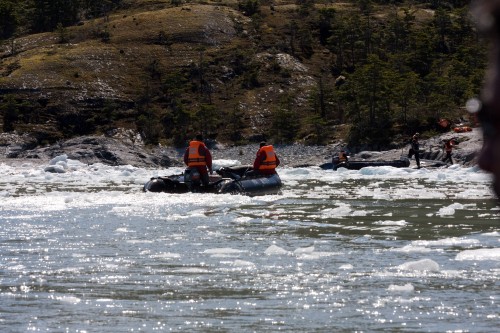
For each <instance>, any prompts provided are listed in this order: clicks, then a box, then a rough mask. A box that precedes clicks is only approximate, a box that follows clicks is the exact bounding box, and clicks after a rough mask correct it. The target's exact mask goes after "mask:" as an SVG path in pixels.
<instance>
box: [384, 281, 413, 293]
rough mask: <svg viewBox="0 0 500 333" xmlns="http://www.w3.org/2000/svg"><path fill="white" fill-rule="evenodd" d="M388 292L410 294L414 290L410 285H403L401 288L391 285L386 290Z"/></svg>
mask: <svg viewBox="0 0 500 333" xmlns="http://www.w3.org/2000/svg"><path fill="white" fill-rule="evenodd" d="M387 290H388V291H403V292H412V291H413V290H415V288H414V287H413V285H412V284H411V283H407V284H405V285H402V286H398V285H395V284H391V285H390V286H389V287H388V288H387Z"/></svg>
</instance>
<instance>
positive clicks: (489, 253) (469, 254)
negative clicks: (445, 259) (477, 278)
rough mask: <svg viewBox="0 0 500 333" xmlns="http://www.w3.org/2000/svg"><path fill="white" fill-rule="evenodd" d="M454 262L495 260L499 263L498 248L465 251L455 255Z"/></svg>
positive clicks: (499, 253) (499, 251) (499, 249)
mask: <svg viewBox="0 0 500 333" xmlns="http://www.w3.org/2000/svg"><path fill="white" fill-rule="evenodd" d="M455 259H456V260H478V261H480V260H495V261H500V248H494V249H476V250H465V251H462V252H460V253H459V254H457V256H456V258H455Z"/></svg>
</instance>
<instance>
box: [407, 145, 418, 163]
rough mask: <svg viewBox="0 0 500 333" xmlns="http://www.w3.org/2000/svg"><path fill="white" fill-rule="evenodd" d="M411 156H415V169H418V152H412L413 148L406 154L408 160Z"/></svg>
mask: <svg viewBox="0 0 500 333" xmlns="http://www.w3.org/2000/svg"><path fill="white" fill-rule="evenodd" d="M413 155H415V162H417V168H420V153H419V152H418V151H415V150H413V148H410V151H409V152H408V158H412V157H413Z"/></svg>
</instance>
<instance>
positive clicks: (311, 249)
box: [293, 246, 314, 254]
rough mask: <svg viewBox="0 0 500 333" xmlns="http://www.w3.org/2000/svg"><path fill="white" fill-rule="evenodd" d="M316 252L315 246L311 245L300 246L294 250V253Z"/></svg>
mask: <svg viewBox="0 0 500 333" xmlns="http://www.w3.org/2000/svg"><path fill="white" fill-rule="evenodd" d="M313 252H314V246H309V247H299V248H298V249H296V250H295V251H293V253H294V254H305V253H309V254H310V253H313Z"/></svg>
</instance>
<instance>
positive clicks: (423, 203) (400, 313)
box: [0, 156, 500, 332]
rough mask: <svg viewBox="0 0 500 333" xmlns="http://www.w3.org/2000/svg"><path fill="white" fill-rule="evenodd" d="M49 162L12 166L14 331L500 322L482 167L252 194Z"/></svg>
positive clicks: (7, 321) (301, 173)
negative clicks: (206, 190)
mask: <svg viewBox="0 0 500 333" xmlns="http://www.w3.org/2000/svg"><path fill="white" fill-rule="evenodd" d="M216 162H217V163H219V164H220V165H224V164H225V165H228V164H232V163H233V162H232V161H216ZM217 163H216V164H217ZM51 164H52V166H53V168H52V169H51V171H52V172H47V171H45V170H46V169H47V166H46V165H45V166H44V165H34V164H30V163H26V164H24V165H20V166H17V167H11V166H8V165H5V164H0V174H1V175H2V177H1V179H0V200H1V202H0V226H1V228H0V331H1V332H138V331H140V332H157V331H170V332H181V331H189V332H216V331H217V332H275V331H285V332H355V331H356V332H380V331H391V332H493V331H498V328H499V327H500V306H499V305H500V303H499V301H500V300H499V297H500V283H499V277H500V274H499V273H500V233H499V231H500V225H499V218H500V210H499V209H498V206H497V205H496V203H495V201H494V199H493V198H494V197H493V193H492V191H491V189H490V186H489V184H490V181H491V179H490V177H489V176H488V175H487V174H484V173H482V172H481V171H480V170H478V169H477V168H462V167H460V166H452V167H450V168H448V169H420V170H417V169H411V168H404V169H395V168H390V167H379V168H365V169H362V170H360V171H348V170H345V169H341V170H338V171H324V170H321V169H319V168H289V169H287V168H282V169H280V170H279V172H280V176H281V178H282V180H283V182H284V184H285V186H284V188H283V193H282V194H280V195H275V196H262V197H247V196H242V195H216V194H209V195H200V194H181V195H170V194H163V193H143V192H142V185H143V184H144V182H145V181H147V180H148V179H149V178H150V177H153V176H158V175H161V176H165V175H170V174H175V173H179V172H181V171H182V170H181V169H178V168H171V169H165V170H151V169H149V170H147V169H140V168H135V167H132V166H121V167H109V166H104V165H100V164H94V165H85V164H81V163H79V162H76V161H71V160H68V159H66V158H65V156H61V157H59V158H57V159H55V160H53V161H52V162H51ZM54 166H56V167H57V168H59V171H60V173H55V172H53V171H57V168H56V169H54ZM47 170H48V169H47Z"/></svg>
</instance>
